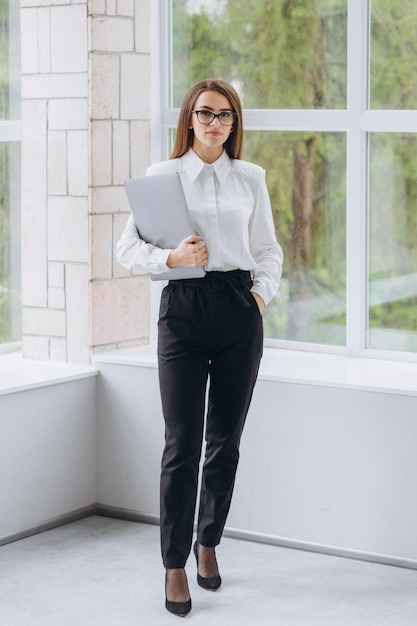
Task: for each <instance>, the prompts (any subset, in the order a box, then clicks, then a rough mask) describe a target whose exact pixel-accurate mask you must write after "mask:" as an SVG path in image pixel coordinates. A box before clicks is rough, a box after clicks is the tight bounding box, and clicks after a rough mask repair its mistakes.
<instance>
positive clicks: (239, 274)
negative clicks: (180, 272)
mask: <svg viewBox="0 0 417 626" xmlns="http://www.w3.org/2000/svg"><path fill="white" fill-rule="evenodd" d="M169 284H170V285H182V286H183V287H194V288H198V287H199V288H201V289H209V290H210V291H222V290H223V289H230V290H231V291H232V292H233V293H234V294H235V295H236V296H237V298H238V299H239V301H240V302H241V303H242V304H243V305H244V306H245V307H250V304H249V302H248V301H247V300H246V298H245V297H244V296H243V294H242V293H241V292H240V291H239V289H238V287H244V286H246V287H250V286H251V285H252V278H251V274H250V272H249V271H248V270H231V271H230V272H207V273H206V275H205V276H204V278H184V279H180V280H170V281H169Z"/></svg>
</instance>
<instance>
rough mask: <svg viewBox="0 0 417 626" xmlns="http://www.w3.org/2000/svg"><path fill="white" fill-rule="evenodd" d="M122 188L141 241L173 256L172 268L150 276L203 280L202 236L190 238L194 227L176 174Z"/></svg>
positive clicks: (147, 178) (140, 180)
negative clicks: (169, 250) (165, 250)
mask: <svg viewBox="0 0 417 626" xmlns="http://www.w3.org/2000/svg"><path fill="white" fill-rule="evenodd" d="M125 187H126V192H127V195H128V198H129V203H130V207H131V209H132V215H133V218H134V220H135V224H136V228H137V230H138V233H139V236H140V238H141V239H142V240H143V241H146V242H147V243H151V244H152V245H154V246H157V247H159V248H162V249H168V248H169V249H171V250H172V252H171V253H170V257H171V255H172V253H174V256H173V258H171V262H172V269H167V271H166V272H165V271H164V272H160V273H158V274H152V273H150V277H151V279H152V280H171V279H172V280H177V279H183V278H202V277H203V276H204V275H205V270H204V267H203V266H204V263H205V262H206V261H207V249H206V248H205V243H204V242H203V241H202V239H201V237H199V236H198V235H195V234H194V235H190V233H192V232H193V230H194V227H193V224H192V221H191V217H190V213H189V211H188V206H187V201H186V198H185V195H184V191H183V188H182V184H181V180H180V176H179V174H178V173H172V174H159V175H155V176H143V177H140V178H134V179H130V180H127V181H125ZM170 257H168V258H170ZM204 259H205V260H204ZM169 267H170V266H169Z"/></svg>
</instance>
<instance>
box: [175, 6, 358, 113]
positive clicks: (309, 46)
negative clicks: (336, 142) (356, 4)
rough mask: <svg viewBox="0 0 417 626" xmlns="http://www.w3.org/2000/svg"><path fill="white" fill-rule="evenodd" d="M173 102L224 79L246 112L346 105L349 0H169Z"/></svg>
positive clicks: (177, 101)
mask: <svg viewBox="0 0 417 626" xmlns="http://www.w3.org/2000/svg"><path fill="white" fill-rule="evenodd" d="M171 12H172V60H173V62H172V67H173V70H172V72H173V75H172V77H171V80H172V95H171V96H172V102H171V103H170V106H174V107H179V106H180V105H181V101H182V98H183V95H184V93H185V92H186V90H187V89H188V88H189V87H190V86H191V85H192V84H193V83H195V82H197V81H199V80H202V79H204V78H209V77H212V76H216V77H221V78H224V79H225V80H227V81H229V82H230V83H232V84H233V85H235V86H236V87H237V88H238V91H239V94H240V95H241V97H242V102H243V106H244V108H255V109H262V108H272V109H320V108H328V109H331V108H332V109H340V108H345V106H346V76H347V71H346V67H347V65H346V64H347V55H346V51H347V37H346V33H347V0H297V2H294V0H276V1H275V2H271V1H270V0H259V1H257V2H253V0H211V1H210V0H205V1H204V0H194V1H193V0H188V1H187V0H171Z"/></svg>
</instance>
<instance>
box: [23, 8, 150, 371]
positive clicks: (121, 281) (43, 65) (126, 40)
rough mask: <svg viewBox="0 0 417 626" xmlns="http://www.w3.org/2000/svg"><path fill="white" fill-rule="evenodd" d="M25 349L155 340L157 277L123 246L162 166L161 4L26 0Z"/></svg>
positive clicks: (60, 357) (56, 350)
mask: <svg viewBox="0 0 417 626" xmlns="http://www.w3.org/2000/svg"><path fill="white" fill-rule="evenodd" d="M21 31H22V32H21V40H22V99H23V102H22V181H23V182H22V268H23V270H22V273H23V275H22V300H23V302H22V304H23V351H24V355H25V356H27V357H29V358H36V359H44V360H57V361H72V362H88V361H89V359H90V357H91V354H92V353H93V352H94V351H97V350H101V349H109V348H117V347H122V346H123V347H126V346H130V345H137V344H138V343H143V342H145V341H146V339H147V337H148V334H149V285H148V278H147V277H143V276H131V275H130V273H129V272H127V271H125V270H124V269H123V268H122V267H120V266H119V265H118V264H117V262H116V261H115V257H114V248H115V243H116V241H117V239H118V237H119V235H120V232H121V230H122V229H123V227H124V224H125V223H126V220H127V216H128V211H129V208H128V204H127V199H126V195H125V192H124V187H123V182H124V180H126V178H129V177H133V176H139V175H142V174H144V172H145V169H146V167H147V165H148V164H149V159H150V130H149V129H150V0H90V1H89V2H86V1H81V0H79V1H75V0H73V1H72V2H71V1H70V0H21Z"/></svg>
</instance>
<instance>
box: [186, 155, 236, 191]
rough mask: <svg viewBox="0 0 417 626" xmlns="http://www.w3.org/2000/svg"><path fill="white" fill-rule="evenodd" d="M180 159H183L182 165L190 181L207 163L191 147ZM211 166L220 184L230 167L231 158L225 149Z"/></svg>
mask: <svg viewBox="0 0 417 626" xmlns="http://www.w3.org/2000/svg"><path fill="white" fill-rule="evenodd" d="M182 159H183V163H184V167H185V169H186V171H187V173H188V176H189V177H190V180H191V181H192V182H193V181H194V180H195V179H196V178H197V176H198V175H199V174H200V173H201V172H202V170H203V169H204V167H205V166H206V165H207V163H205V162H204V161H202V160H201V159H200V157H199V156H198V155H197V154H196V153H195V152H194V150H193V149H192V148H190V149H189V151H188V152H187V153H186V154H184V156H183V157H182ZM212 167H213V169H214V171H215V173H216V176H217V179H218V181H219V183H220V184H221V185H222V184H223V183H224V182H225V180H226V178H227V175H228V174H229V172H230V170H231V168H232V164H231V159H230V157H229V156H228V155H227V153H226V151H225V150H223V152H222V154H221V155H220V156H219V158H218V159H217V161H215V162H214V163H213V164H212Z"/></svg>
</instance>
